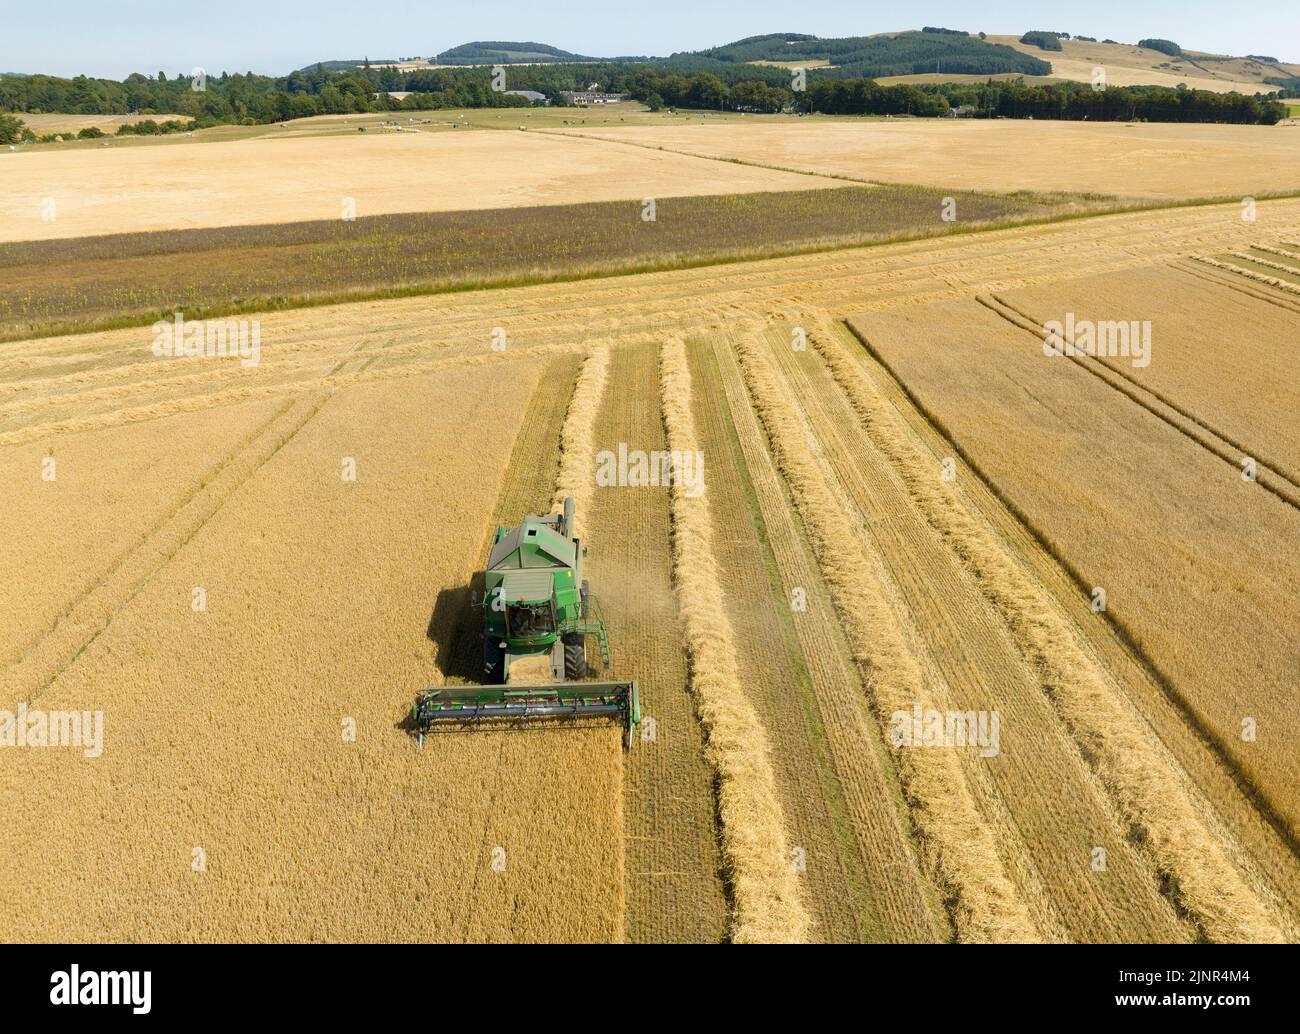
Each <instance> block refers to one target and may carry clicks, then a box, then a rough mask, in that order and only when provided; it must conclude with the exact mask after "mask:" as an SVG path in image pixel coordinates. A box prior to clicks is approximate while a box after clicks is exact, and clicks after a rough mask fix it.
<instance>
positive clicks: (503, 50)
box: [433, 40, 599, 65]
mask: <svg viewBox="0 0 1300 1034" xmlns="http://www.w3.org/2000/svg"><path fill="white" fill-rule="evenodd" d="M433 60H434V63H435V64H439V65H512V64H539V63H542V62H546V63H554V64H562V63H564V62H568V61H596V60H599V59H598V58H593V57H584V56H583V55H582V54H571V53H570V52H569V51H567V50H560V49H559V48H558V47H552V46H548V45H547V44H545V43H510V42H500V41H495V40H490V41H484V40H478V41H476V42H474V43H462V44H461V45H460V46H459V47H452V48H451V49H450V50H444V51H443V52H442V53H441V54H438V55H437V56H436V57H435V58H434V59H433Z"/></svg>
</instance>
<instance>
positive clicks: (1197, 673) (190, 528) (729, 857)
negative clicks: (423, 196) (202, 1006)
mask: <svg viewBox="0 0 1300 1034" xmlns="http://www.w3.org/2000/svg"><path fill="white" fill-rule="evenodd" d="M809 128H811V129H812V130H814V131H820V130H819V129H818V126H817V124H815V123H814V124H813V125H812V126H811V127H809ZM498 135H499V134H498ZM575 146H578V145H576V144H575ZM580 146H582V147H588V146H596V145H592V144H591V143H590V142H589V141H584V142H581V145H580ZM599 146H604V145H599ZM850 192H853V193H860V194H862V195H864V196H865V195H872V194H875V193H876V192H874V191H871V190H865V191H856V190H854V188H848V190H845V191H833V192H823V193H824V194H825V196H826V197H831V196H840V195H842V196H845V197H847V196H849V194H850ZM670 210H671V209H670V208H669V203H668V202H665V203H664V206H663V207H662V208H661V209H660V218H661V219H662V218H663V214H664V212H666V211H670ZM1240 211H1241V208H1240V205H1239V204H1238V203H1235V202H1234V203H1232V204H1225V205H1214V206H1196V207H1187V208H1182V209H1175V208H1170V209H1165V210H1160V211H1147V212H1133V213H1126V214H1112V215H1104V216H1097V217H1093V218H1089V219H1084V220H1077V221H1069V222H1058V223H1052V224H1045V225H1037V226H1033V227H1022V228H1018V229H1017V228H1001V229H994V230H989V231H988V232H983V233H979V234H967V235H959V236H951V237H945V238H934V239H922V240H911V241H907V242H904V243H894V244H886V245H882V246H880V247H873V248H865V249H864V248H851V249H844V250H836V251H826V252H823V253H819V254H801V255H794V256H787V257H784V258H773V259H770V260H764V261H746V262H734V263H730V264H725V265H716V266H710V267H701V268H695V269H691V270H672V271H661V272H656V273H645V274H637V275H629V276H621V277H609V278H605V279H592V280H587V281H574V282H568V283H552V284H534V285H529V286H518V287H511V288H497V289H490V290H480V291H466V292H461V293H454V294H453V293H448V294H441V295H435V296H428V297H419V298H399V299H392V300H384V301H380V300H371V301H365V302H356V303H351V304H339V305H320V306H317V307H313V308H305V309H295V310H286V311H280V312H268V313H260V314H258V318H259V319H260V321H261V347H262V351H261V356H260V362H259V363H258V364H256V365H254V366H249V367H245V366H242V365H241V364H240V363H239V362H238V360H231V359H222V358H218V357H194V358H183V359H175V358H173V359H168V358H161V357H158V356H155V355H154V354H153V353H152V352H151V350H150V347H149V336H148V335H144V334H142V328H139V327H128V328H121V329H116V330H102V331H98V332H94V333H81V334H75V333H74V334H68V335H66V336H60V337H49V338H27V339H23V340H13V341H10V342H8V343H6V344H5V345H3V346H0V474H4V476H5V478H6V484H8V485H10V486H11V487H12V488H13V491H11V492H8V493H6V494H5V495H4V496H3V497H0V520H3V521H5V523H6V526H7V527H8V528H9V529H10V532H11V534H10V536H9V538H8V539H7V541H6V543H5V545H4V546H3V547H0V558H3V562H4V564H5V565H6V568H7V569H13V570H15V571H16V572H17V577H16V578H15V579H13V580H12V581H10V582H8V583H6V586H5V589H4V592H5V597H4V598H5V601H6V606H5V607H4V609H3V610H0V651H3V655H4V657H5V672H4V679H3V682H0V684H2V685H3V686H4V687H5V695H6V697H7V699H6V700H5V701H4V702H3V703H0V747H3V749H0V816H3V817H0V868H2V869H3V871H4V872H6V873H7V874H10V875H11V878H10V879H9V880H8V881H6V884H5V889H4V890H0V908H3V909H4V910H5V912H6V914H7V915H8V916H9V917H10V925H9V928H8V929H9V936H10V938H11V939H13V940H19V941H27V940H37V939H48V938H51V937H53V938H56V939H57V938H67V939H72V940H92V939H98V938H106V937H107V938H116V939H121V940H140V939H161V940H195V941H204V940H214V939H231V940H423V941H431V940H432V941H464V940H472V941H496V940H544V941H557V940H558V941H567V940H591V941H620V940H628V941H693V942H699V941H704V942H720V941H756V940H763V941H771V940H807V941H888V942H923V941H929V942H944V941H954V940H955V941H961V942H987V941H1035V942H1086V941H1154V942H1193V941H1210V942H1229V941H1276V940H1289V941H1295V940H1297V939H1300V829H1297V828H1296V823H1297V822H1298V821H1300V804H1297V799H1296V797H1295V794H1294V787H1295V786H1296V785H1300V783H1297V779H1298V778H1300V772H1297V771H1296V770H1295V758H1296V753H1295V750H1294V745H1295V742H1296V735H1297V733H1300V728H1297V727H1296V722H1295V720H1294V717H1293V715H1292V712H1293V711H1294V708H1293V707H1291V706H1290V702H1291V700H1292V697H1293V695H1294V694H1293V692H1292V690H1293V688H1294V686H1293V684H1292V683H1293V674H1294V672H1295V671H1297V670H1300V639H1297V636H1296V633H1295V629H1296V628H1300V613H1297V612H1296V604H1295V603H1294V601H1293V599H1292V597H1293V596H1294V592H1293V591H1291V586H1292V585H1294V584H1295V583H1296V582H1297V580H1298V579H1297V576H1300V571H1297V570H1294V569H1293V568H1294V567H1295V565H1296V561H1295V560H1294V557H1295V550H1294V548H1293V546H1294V543H1295V542H1296V541H1297V540H1300V524H1298V523H1297V522H1298V520H1300V518H1297V513H1298V512H1300V511H1298V510H1297V507H1296V506H1295V505H1293V503H1292V502H1291V501H1289V500H1288V499H1287V497H1286V496H1287V493H1288V492H1289V491H1290V489H1288V487H1287V486H1288V484H1290V483H1291V480H1290V479H1291V478H1292V475H1293V474H1294V473H1295V472H1296V467H1297V465H1298V460H1300V457H1297V454H1296V453H1295V446H1294V443H1293V441H1292V440H1291V439H1292V438H1293V436H1288V434H1287V430H1288V427H1289V426H1290V425H1291V424H1294V418H1295V416H1296V414H1295V412H1294V410H1295V408H1296V405H1297V399H1296V398H1295V397H1293V393H1291V392H1289V390H1288V388H1287V384H1289V383H1290V380H1291V379H1290V378H1288V375H1287V374H1288V371H1289V370H1290V369H1291V368H1292V367H1293V365H1294V364H1293V363H1292V362H1291V361H1290V352H1289V349H1291V348H1292V347H1293V346H1294V343H1295V340H1294V334H1293V333H1291V330H1292V328H1293V326H1294V320H1293V317H1294V314H1295V311H1296V309H1297V304H1298V303H1297V301H1296V299H1295V298H1294V296H1293V295H1291V294H1290V293H1288V292H1287V291H1285V290H1284V289H1283V288H1280V287H1277V286H1275V285H1271V284H1269V283H1266V282H1264V281H1263V280H1258V279H1253V278H1251V277H1248V276H1245V275H1242V274H1241V273H1238V272H1234V271H1233V270H1231V269H1228V268H1223V263H1222V262H1221V264H1220V265H1215V264H1213V263H1211V262H1208V261H1202V259H1215V261H1216V262H1218V261H1220V260H1219V259H1216V258H1215V257H1216V256H1232V255H1241V254H1246V255H1252V256H1254V260H1261V261H1262V262H1274V263H1276V264H1279V265H1287V264H1289V263H1290V262H1291V259H1290V257H1289V256H1290V255H1292V254H1295V253H1300V249H1297V248H1296V247H1295V244H1294V242H1295V241H1296V240H1297V239H1300V202H1297V201H1294V200H1276V201H1266V200H1265V201H1261V202H1260V203H1259V219H1258V221H1257V222H1255V223H1246V222H1243V221H1242V220H1241V218H1240ZM49 246H50V247H56V245H49ZM312 246H314V245H312ZM143 251H145V252H147V251H148V248H145V249H143ZM136 258H137V259H139V260H144V259H148V258H150V256H149V255H148V254H144V253H142V254H140V255H138V256H136ZM1243 261H1244V260H1243ZM1252 261H1253V260H1252ZM1260 268H1269V267H1266V266H1262V265H1261V267H1260ZM1279 272H1280V271H1279ZM1147 308H1150V309H1152V310H1154V311H1153V313H1152V314H1150V315H1147V314H1145V313H1146V309H1147ZM1066 312H1073V313H1074V314H1075V316H1076V317H1077V318H1078V319H1090V320H1097V321H1101V320H1105V319H1109V318H1135V319H1139V320H1141V319H1144V318H1149V319H1151V320H1152V322H1153V349H1152V353H1151V354H1152V362H1151V364H1150V365H1149V366H1146V367H1141V368H1133V367H1132V366H1131V365H1126V364H1124V363H1122V362H1119V361H1117V360H1116V359H1115V358H1114V357H1108V358H1105V360H1104V361H1102V360H1096V359H1090V358H1087V357H1079V358H1076V359H1068V358H1064V357H1060V358H1052V359H1049V358H1047V357H1045V356H1044V355H1043V352H1042V340H1041V324H1042V323H1043V322H1045V321H1048V320H1052V319H1060V318H1063V315H1064V313H1066ZM846 320H847V323H846V322H845V321H846ZM499 332H504V337H502V336H501V334H500V333H499ZM864 342H865V343H864ZM494 346H500V348H498V347H494ZM502 348H503V350H501V349H502ZM1238 447H1240V450H1239V449H1238ZM606 450H608V451H610V452H612V453H618V452H619V451H620V450H623V451H625V452H628V453H629V454H630V453H638V454H639V453H642V452H644V453H645V454H647V456H653V455H655V454H657V453H662V452H664V451H667V450H677V451H678V452H679V453H683V452H685V453H693V452H694V451H695V450H699V451H700V452H702V453H703V456H704V463H703V467H702V468H701V469H702V471H703V480H702V482H701V483H700V486H699V487H700V488H701V491H699V492H695V491H693V490H687V489H688V488H689V486H685V487H684V486H682V485H680V484H679V485H678V486H676V487H673V488H670V487H668V486H666V485H665V484H663V483H662V482H660V483H653V482H649V483H640V482H638V481H636V480H635V479H633V478H631V477H627V478H623V479H621V480H619V481H618V482H617V483H614V484H611V483H608V482H607V481H598V480H597V479H596V478H595V476H594V467H595V461H596V458H597V457H598V456H600V455H601V454H602V453H603V452H605V451H606ZM1237 451H1241V452H1246V451H1249V452H1250V453H1251V454H1252V455H1253V456H1254V457H1256V458H1257V460H1258V477H1257V479H1256V480H1255V481H1254V482H1247V481H1243V480H1242V479H1241V476H1240V474H1241V467H1240V466H1239V464H1237V463H1236V458H1237V457H1236V453H1237ZM50 456H52V457H53V458H54V459H56V460H57V470H58V476H57V479H56V480H55V481H53V482H50V481H42V480H41V477H40V474H41V471H42V469H43V468H42V461H43V460H44V459H45V458H46V457H50ZM348 460H352V461H355V468H356V473H357V477H356V480H355V481H348V480H345V479H343V478H341V476H340V469H341V467H342V469H344V470H346V469H348V465H347V461H348ZM652 466H653V461H652ZM565 495H573V496H575V497H576V498H577V500H578V523H579V527H580V533H581V535H582V538H583V542H584V543H586V544H588V545H589V548H590V555H589V556H588V558H587V569H586V576H587V577H589V578H590V581H591V586H592V588H593V590H594V591H595V592H596V593H597V594H598V595H599V597H600V599H601V603H602V604H603V611H604V617H605V621H606V623H607V625H608V627H609V632H610V639H611V650H612V658H611V667H610V671H609V677H612V678H619V679H624V678H635V679H636V680H637V681H638V683H639V685H640V690H641V698H642V709H643V713H644V715H645V717H646V719H647V723H646V725H645V726H643V727H642V730H641V731H640V733H639V734H638V735H637V736H636V737H635V742H634V743H633V745H632V748H631V749H630V750H627V751H625V750H624V749H623V747H622V746H621V745H620V735H619V732H620V730H618V729H616V728H614V727H608V728H606V727H591V728H583V729H572V728H561V727H555V726H550V727H547V728H540V727H535V728H532V729H530V730H528V731H527V732H524V731H514V732H510V731H487V730H486V729H484V730H479V731H477V732H462V731H456V732H447V733H445V734H440V733H434V734H432V735H430V736H429V737H428V738H427V739H426V740H425V743H424V747H423V751H422V752H421V751H418V750H417V749H416V744H415V738H414V737H413V736H412V734H411V731H410V729H409V728H408V724H409V723H408V719H407V716H408V714H409V708H410V704H411V701H412V699H413V697H414V696H415V694H416V693H417V692H419V691H420V690H421V689H423V688H424V687H425V686H427V685H430V684H438V683H449V684H457V683H462V682H472V681H475V680H476V679H477V678H478V677H479V669H480V668H481V660H482V658H481V634H480V633H481V623H480V618H479V613H478V608H477V607H476V605H475V600H476V597H475V595H474V593H475V591H476V587H481V583H478V581H477V578H476V574H477V573H478V572H480V571H481V570H482V567H483V563H484V560H485V557H486V555H487V553H488V547H489V544H490V542H491V540H492V537H493V533H494V531H495V529H496V527H497V526H498V525H509V524H513V523H516V522H517V521H518V520H519V519H520V518H521V517H522V516H523V515H525V514H528V513H537V512H544V511H546V510H548V508H550V507H552V506H553V505H554V503H555V501H556V500H557V498H562V497H563V496H565ZM83 515H89V518H88V519H83V520H78V517H79V516H83ZM1094 586H1102V587H1104V588H1105V590H1106V607H1105V610H1104V611H1094V609H1093V607H1092V606H1091V604H1092V596H1091V592H1092V588H1093V587H1094ZM195 589H202V590H203V592H202V594H201V595H200V596H199V597H196V595H195ZM196 600H198V601H199V602H201V603H202V604H204V606H201V607H199V608H198V609H196V608H195V603H196ZM15 602H21V606H14V605H13V604H14V603H15ZM1288 679H1292V682H1289V681H1288ZM19 702H25V703H26V704H27V706H28V707H33V708H48V709H70V708H77V709H79V710H87V709H88V710H90V711H96V710H102V712H103V716H104V739H103V745H102V746H103V750H102V754H100V755H99V756H95V757H87V756H84V754H83V753H82V751H80V750H76V749H46V750H40V749H30V748H28V749H22V748H19V747H17V746H15V747H14V748H12V749H10V748H9V747H8V746H7V745H4V739H3V737H4V735H5V731H6V728H7V726H6V721H5V717H4V709H6V708H16V707H17V705H18V704H19ZM918 713H919V715H920V717H919V718H918V717H916V716H917V715H918ZM1246 719H1249V720H1250V723H1249V725H1247V724H1244V721H1245V720H1246ZM914 722H919V723H920V724H919V725H915V724H914ZM8 728H12V725H9V726H8ZM1247 729H1249V731H1250V732H1251V735H1250V736H1249V737H1243V732H1245V731H1247ZM350 730H355V737H353V736H351V735H350ZM33 814H40V815H42V816H43V820H42V821H41V822H38V823H37V822H31V821H29V820H28V819H29V817H30V816H31V815H33ZM196 849H197V853H196ZM92 881H93V884H94V886H95V887H96V888H97V890H98V892H97V893H96V894H94V895H91V896H88V895H87V893H86V888H87V887H88V886H90V885H91V882H92Z"/></svg>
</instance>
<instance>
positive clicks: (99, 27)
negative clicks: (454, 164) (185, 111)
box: [0, 0, 1300, 79]
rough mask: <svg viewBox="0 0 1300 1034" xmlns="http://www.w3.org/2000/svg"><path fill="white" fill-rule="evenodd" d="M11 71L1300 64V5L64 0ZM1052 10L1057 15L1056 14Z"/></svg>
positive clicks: (36, 9)
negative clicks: (799, 41)
mask: <svg viewBox="0 0 1300 1034" xmlns="http://www.w3.org/2000/svg"><path fill="white" fill-rule="evenodd" d="M5 7H6V10H5V11H4V13H3V16H2V17H0V25H2V26H3V31H2V34H0V71H3V72H47V73H50V74H54V75H73V74H76V73H79V72H84V73H86V74H88V75H98V76H108V77H112V78H115V79H120V78H122V77H123V76H125V75H126V74H128V73H129V72H133V71H138V72H144V73H146V74H150V75H152V74H154V73H156V72H157V71H158V70H159V69H162V70H164V71H166V72H167V73H168V75H172V74H174V73H177V72H181V71H184V72H186V73H188V72H189V70H190V69H191V68H194V67H195V66H196V65H197V66H201V67H203V68H206V69H208V71H209V72H213V71H221V70H225V71H231V72H234V71H250V70H251V71H255V72H263V73H267V74H273V75H282V74H284V73H286V72H288V71H290V70H291V69H293V68H299V67H301V66H303V65H306V64H309V63H311V62H313V61H317V60H329V59H333V58H354V57H355V58H360V57H363V56H365V55H367V54H368V55H369V56H370V57H372V58H378V57H396V56H404V55H411V54H421V55H430V54H435V53H437V52H438V51H440V50H445V49H447V48H448V47H452V46H455V45H456V44H458V43H466V42H468V41H470V40H475V39H510V40H535V41H537V42H541V43H550V44H553V45H555V46H558V47H563V48H565V49H566V50H572V51H576V52H578V53H584V54H594V55H596V56H600V57H605V56H612V55H616V54H657V55H661V54H667V53H669V52H671V51H674V50H697V49H700V48H702V47H708V46H714V45H717V44H720V43H727V42H730V41H732V40H735V39H739V38H741V37H743V36H753V35H757V34H759V33H765V32H807V33H813V34H816V35H820V36H852V35H866V34H869V33H873V32H887V31H890V30H898V29H914V28H920V27H921V26H922V25H942V26H945V27H947V28H953V29H966V30H968V31H971V32H975V31H979V30H983V31H985V32H989V33H999V34H1001V33H1021V32H1024V31H1026V30H1028V29H1050V30H1055V31H1058V32H1069V33H1073V34H1083V35H1087V36H1096V37H1097V38H1098V39H1103V38H1105V37H1111V38H1113V39H1117V40H1120V41H1121V42H1126V43H1127V42H1135V41H1136V40H1138V39H1140V38H1143V37H1147V36H1160V37H1164V38H1167V39H1173V40H1175V41H1176V42H1178V43H1179V44H1181V45H1182V46H1184V47H1188V48H1190V49H1193V50H1208V51H1213V52H1218V53H1230V54H1246V53H1254V54H1269V55H1272V56H1274V57H1278V58H1280V59H1282V60H1283V61H1296V62H1300V3H1296V2H1295V0H1276V2H1274V3H1269V4H1250V3H1245V4H1243V3H1226V2H1224V0H1212V2H1211V0H1183V2H1170V0H1094V2H1092V3H1089V4H1084V5H1081V4H1078V3H1070V4H1060V5H1054V4H1049V3H1043V2H1038V3H1031V2H1027V0H989V2H985V3H982V4H972V3H971V2H970V0H918V2H913V3H908V4H898V3H892V4H883V3H870V2H864V0H802V2H799V3H791V2H789V0H783V2H772V0H730V2H727V0H652V2H650V3H622V4H618V3H614V4H611V3H608V2H604V3H602V2H599V0H594V2H578V3H573V2H565V0H477V2H469V3H466V2H464V0H460V2H456V3H444V2H434V3H428V2H426V3H417V2H413V0H378V2H375V3H369V4H367V3H359V2H358V0H300V2H297V3H274V2H271V0H222V2H220V3H198V2H191V3H186V2H184V0H181V2H177V0H165V2H164V0H115V2H111V3H110V2H106V0H62V2H54V3H49V4H45V3H32V2H28V3H17V2H14V3H6V5H5ZM1045 12H1046V13H1045Z"/></svg>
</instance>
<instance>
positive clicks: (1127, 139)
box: [562, 119, 1300, 212]
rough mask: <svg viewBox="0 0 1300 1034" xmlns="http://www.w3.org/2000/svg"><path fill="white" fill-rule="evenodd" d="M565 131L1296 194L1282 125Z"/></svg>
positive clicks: (841, 169)
mask: <svg viewBox="0 0 1300 1034" xmlns="http://www.w3.org/2000/svg"><path fill="white" fill-rule="evenodd" d="M562 132H568V133H569V134H571V135H576V134H580V135H583V136H586V137H589V138H591V137H594V138H597V139H601V140H607V141H616V142H619V143H635V144H640V145H642V146H644V147H649V148H652V149H656V150H658V149H664V150H667V151H672V152H677V153H680V154H693V155H707V156H709V157H713V158H724V159H728V160H732V161H740V162H744V163H746V164H747V165H751V164H752V165H759V166H770V167H772V168H774V169H798V170H801V171H804V172H814V173H819V174H821V175H824V176H847V177H850V178H852V179H859V180H868V181H873V182H884V183H924V184H927V185H932V186H938V185H941V184H942V185H945V186H949V187H953V188H956V189H960V190H992V191H1008V190H1036V191H1053V190H1058V191H1071V192H1078V193H1102V194H1112V195H1120V196H1124V197H1132V198H1143V199H1150V198H1163V199H1171V198H1196V197H1225V196H1226V197H1242V196H1245V195H1252V196H1255V195H1261V194H1266V193H1270V192H1272V193H1286V192H1295V191H1300V171H1298V170H1300V134H1297V133H1294V132H1292V131H1290V129H1289V128H1287V127H1285V126H1227V125H1222V126H1221V125H1176V124H1141V125H1138V124H1128V123H1123V122H1044V121H1039V120H1034V121H1024V120H1019V119H994V120H987V119H912V120H905V119H899V120H893V121H889V120H886V121H881V120H863V121H851V120H830V119H826V120H820V119H819V120H817V121H815V122H813V123H812V124H789V123H747V124H746V125H744V126H741V127H737V126H730V125H709V124H692V125H689V126H684V125H682V126H665V127H649V126H619V127H609V128H598V129H593V128H587V129H583V130H564V131H562ZM1064 155H1069V160H1068V161H1065V160H1063V156H1064ZM959 212H960V210H959Z"/></svg>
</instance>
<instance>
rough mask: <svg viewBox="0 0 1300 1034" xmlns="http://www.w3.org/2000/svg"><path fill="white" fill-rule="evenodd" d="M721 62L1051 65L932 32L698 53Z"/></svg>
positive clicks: (910, 68)
mask: <svg viewBox="0 0 1300 1034" xmlns="http://www.w3.org/2000/svg"><path fill="white" fill-rule="evenodd" d="M698 53H699V55H700V56H702V57H711V58H716V59H717V60H720V61H739V62H749V61H778V62H782V63H787V62H795V61H805V60H806V61H816V62H827V63H829V64H830V65H832V66H833V67H836V68H839V69H841V70H842V71H843V72H845V73H848V74H850V75H863V76H871V77H874V76H884V75H918V74H922V73H930V72H936V71H938V72H948V73H954V74H961V75H996V74H998V73H1003V72H1015V73H1019V74H1021V75H1047V74H1048V73H1049V72H1051V70H1052V66H1051V65H1050V64H1048V62H1046V61H1043V60H1041V59H1040V58H1036V57H1034V56H1032V55H1030V54H1026V53H1023V52H1021V51H1019V50H1016V49H1014V48H1012V47H1008V46H1005V45H1000V44H996V43H989V42H987V41H986V40H982V39H980V38H979V37H978V36H968V35H965V34H964V33H959V32H953V31H950V30H946V29H943V30H939V29H930V30H923V31H920V32H897V33H888V34H885V35H880V36H846V37H841V38H821V37H818V36H806V35H803V34H801V33H795V32H777V33H770V34H768V35H766V36H750V37H747V38H746V39H742V40H737V41H736V42H735V43H728V44H726V45H725V46H721V47H712V48H710V49H708V50H702V51H699V52H698Z"/></svg>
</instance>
